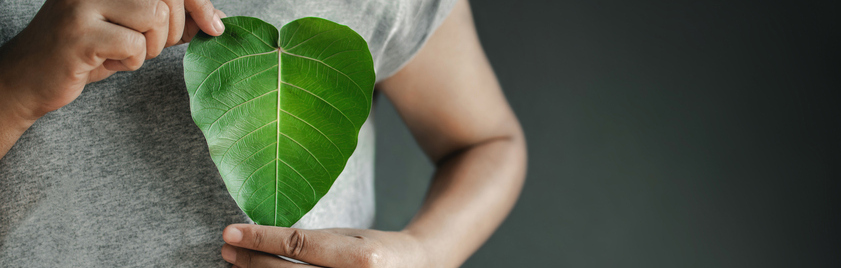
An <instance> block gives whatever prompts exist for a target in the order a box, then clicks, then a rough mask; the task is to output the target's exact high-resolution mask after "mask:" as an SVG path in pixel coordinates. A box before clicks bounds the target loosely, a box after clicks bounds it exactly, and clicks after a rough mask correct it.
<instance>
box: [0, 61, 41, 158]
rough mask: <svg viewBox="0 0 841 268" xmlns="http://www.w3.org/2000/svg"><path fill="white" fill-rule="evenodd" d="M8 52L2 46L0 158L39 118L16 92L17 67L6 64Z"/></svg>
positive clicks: (0, 63) (0, 66) (0, 69)
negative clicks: (13, 79)
mask: <svg viewBox="0 0 841 268" xmlns="http://www.w3.org/2000/svg"><path fill="white" fill-rule="evenodd" d="M7 52H8V51H7V49H6V47H0V159H2V158H3V156H5V155H6V153H7V152H8V151H9V149H10V148H12V145H14V144H15V142H17V140H18V138H20V136H21V135H23V132H25V131H26V130H27V129H29V127H30V126H32V124H33V123H35V120H36V119H37V117H36V116H35V115H34V114H32V113H31V112H29V111H31V110H30V109H26V108H25V107H24V103H23V102H22V100H20V97H19V96H18V95H17V94H14V93H15V92H14V90H15V89H17V85H16V84H14V83H12V82H11V81H12V80H11V78H12V77H10V75H11V76H14V75H15V73H14V72H13V71H14V70H15V69H14V68H12V67H13V66H6V65H8V64H7V63H9V62H8V59H9V56H10V55H8V53H7Z"/></svg>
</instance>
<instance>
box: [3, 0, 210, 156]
mask: <svg viewBox="0 0 841 268" xmlns="http://www.w3.org/2000/svg"><path fill="white" fill-rule="evenodd" d="M220 17H224V13H222V12H221V11H218V10H216V9H215V8H214V7H213V4H211V3H210V0H164V1H161V0H121V1H113V0H85V1H81V0H47V1H46V2H45V3H44V5H43V6H42V7H41V9H40V10H39V11H38V14H36V15H35V17H34V18H33V19H32V21H31V22H30V23H29V25H28V26H27V27H26V28H25V29H24V30H23V31H21V33H20V34H18V35H17V36H15V37H14V38H12V40H10V41H9V42H7V43H6V44H4V45H3V46H2V47H0V158H2V157H3V156H5V155H6V153H7V152H8V151H9V148H11V147H12V145H14V143H15V142H16V141H17V140H18V138H20V135H22V134H23V132H24V131H26V130H27V129H28V128H29V127H30V126H32V124H33V123H35V121H36V120H37V119H38V118H40V117H41V116H43V115H44V114H46V113H48V112H50V111H53V110H56V109H58V108H61V107H63V106H65V105H67V104H69V103H70V102H72V101H73V100H75V99H76V98H77V97H78V96H79V94H81V93H82V90H83V89H84V87H85V85H86V84H88V83H91V82H96V81H99V80H102V79H105V78H106V77H108V76H110V75H112V74H114V73H115V72H118V71H133V70H137V69H138V68H140V66H142V65H143V61H144V60H147V59H151V58H154V57H156V56H158V55H159V54H160V52H161V50H162V49H163V48H164V47H168V46H173V45H177V44H180V43H183V42H189V41H190V40H191V39H192V38H193V36H194V35H195V34H196V33H198V31H199V29H201V30H202V31H204V32H206V33H208V34H210V35H214V36H218V35H220V34H222V32H223V31H224V29H225V26H224V25H223V24H222V21H221V20H220Z"/></svg>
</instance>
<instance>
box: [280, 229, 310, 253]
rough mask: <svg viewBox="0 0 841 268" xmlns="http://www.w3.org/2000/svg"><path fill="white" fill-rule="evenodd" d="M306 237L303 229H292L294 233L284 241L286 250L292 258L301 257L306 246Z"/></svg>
mask: <svg viewBox="0 0 841 268" xmlns="http://www.w3.org/2000/svg"><path fill="white" fill-rule="evenodd" d="M306 241H307V240H306V238H305V236H304V232H302V231H301V230H298V229H295V230H294V231H292V235H290V236H289V238H288V240H287V241H286V243H284V245H283V246H284V251H285V252H286V253H287V254H288V255H289V256H288V257H290V258H297V257H300V256H301V255H302V254H303V252H304V248H305V243H306Z"/></svg>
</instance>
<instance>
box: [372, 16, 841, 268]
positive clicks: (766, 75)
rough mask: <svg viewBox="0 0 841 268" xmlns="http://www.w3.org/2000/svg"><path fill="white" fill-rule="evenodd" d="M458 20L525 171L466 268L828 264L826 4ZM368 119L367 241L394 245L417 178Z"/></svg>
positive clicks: (411, 160) (830, 138)
mask: <svg viewBox="0 0 841 268" xmlns="http://www.w3.org/2000/svg"><path fill="white" fill-rule="evenodd" d="M473 10H474V16H475V19H476V23H477V27H478V30H479V34H480V37H481V39H482V42H483V44H484V46H485V49H486V52H487V54H488V56H489V58H490V60H491V63H492V64H493V66H494V69H495V70H496V72H497V75H498V76H499V79H500V82H501V83H502V85H503V88H504V89H505V93H506V95H507V97H508V99H509V101H510V103H511V105H512V106H513V108H514V110H515V112H516V113H517V115H518V116H519V118H520V120H521V122H522V124H523V127H524V129H525V131H526V135H527V137H528V141H529V153H530V164H529V165H530V166H529V176H528V181H527V182H526V186H525V190H524V191H523V194H522V196H521V198H520V201H519V203H518V204H517V206H516V207H515V209H514V211H513V212H512V214H511V216H510V217H509V218H508V220H507V221H506V222H505V223H504V224H503V225H502V227H501V228H500V229H499V231H498V232H497V233H496V234H495V235H494V236H493V237H492V238H491V239H490V240H489V241H488V243H487V244H486V245H485V246H484V247H483V248H482V249H480V250H479V251H478V252H477V253H476V254H475V255H474V256H473V257H472V258H471V259H470V260H469V261H468V262H467V263H466V264H465V267H841V239H839V238H841V231H839V227H841V210H839V207H841V206H839V204H841V202H839V194H841V176H839V175H841V173H839V168H838V166H839V164H841V162H840V161H839V160H841V157H839V149H841V146H839V137H841V131H839V124H841V120H839V119H840V118H839V115H841V113H839V108H838V101H839V98H837V97H835V96H834V95H835V94H833V93H834V91H838V90H839V83H838V82H839V81H838V80H839V79H838V76H839V75H841V72H839V71H840V70H839V68H838V63H839V56H838V49H839V43H838V42H837V41H834V40H837V39H839V38H838V35H839V33H841V31H839V30H841V29H839V27H838V21H839V20H838V18H837V14H838V13H839V11H841V9H839V6H838V4H835V3H834V2H831V1H823V2H822V3H817V2H816V3H806V2H801V1H787V3H786V2H782V1H741V2H738V3H736V2H733V1H700V2H699V1H501V0H499V1H491V0H484V1H474V3H473ZM831 40H832V42H831ZM376 112H377V117H378V126H377V135H378V137H377V142H378V145H377V146H378V148H377V154H378V158H377V165H376V168H377V185H376V186H377V192H378V193H377V198H378V203H377V206H378V207H377V209H378V216H377V227H378V228H381V229H386V230H399V229H401V228H402V227H403V226H404V225H405V224H406V223H407V222H408V221H409V220H410V219H411V217H412V215H413V214H414V212H415V210H416V208H418V207H419V205H420V203H421V201H422V199H423V196H424V192H425V191H426V186H427V184H428V181H429V178H430V176H431V175H432V166H431V164H430V163H429V161H428V160H427V159H426V158H425V157H424V155H423V154H422V153H421V152H420V150H419V149H418V147H417V145H415V144H414V142H413V139H412V137H411V134H409V132H408V131H407V130H406V128H405V126H403V125H402V122H401V121H400V118H399V116H398V115H397V114H396V113H395V112H394V110H393V108H392V107H391V104H390V103H388V101H387V99H385V98H382V100H381V101H380V103H379V104H378V107H377V110H376Z"/></svg>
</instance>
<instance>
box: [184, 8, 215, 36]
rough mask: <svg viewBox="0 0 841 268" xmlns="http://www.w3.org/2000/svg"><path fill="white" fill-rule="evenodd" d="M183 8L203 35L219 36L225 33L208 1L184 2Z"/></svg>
mask: <svg viewBox="0 0 841 268" xmlns="http://www.w3.org/2000/svg"><path fill="white" fill-rule="evenodd" d="M184 8H185V9H186V10H187V12H188V13H190V17H192V18H193V20H194V21H196V24H197V25H198V26H199V28H200V29H201V30H202V31H204V32H205V33H207V34H209V35H212V36H219V35H221V34H222V33H223V32H225V25H224V24H222V19H221V18H220V17H219V15H218V14H216V8H214V7H213V4H211V3H210V0H185V1H184Z"/></svg>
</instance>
